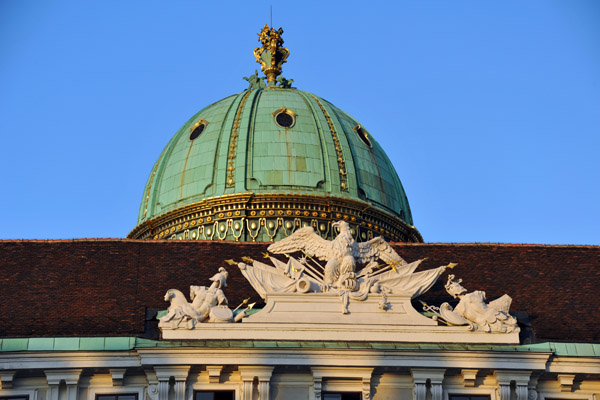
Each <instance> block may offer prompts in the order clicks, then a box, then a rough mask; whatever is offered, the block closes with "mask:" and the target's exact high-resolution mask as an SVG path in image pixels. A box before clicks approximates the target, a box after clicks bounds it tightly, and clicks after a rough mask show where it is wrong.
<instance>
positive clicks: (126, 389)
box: [87, 385, 146, 400]
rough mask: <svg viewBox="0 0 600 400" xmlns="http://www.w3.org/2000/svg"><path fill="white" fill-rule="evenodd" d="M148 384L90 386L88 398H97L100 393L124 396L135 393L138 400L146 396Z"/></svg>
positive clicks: (93, 399) (102, 394)
mask: <svg viewBox="0 0 600 400" xmlns="http://www.w3.org/2000/svg"><path fill="white" fill-rule="evenodd" d="M145 392H146V386H139V385H133V386H122V387H115V386H89V387H88V395H87V398H88V400H96V399H97V398H98V395H100V396H122V395H132V394H135V395H136V396H137V400H143V399H144V398H145V397H144V396H145V394H146V393H145Z"/></svg>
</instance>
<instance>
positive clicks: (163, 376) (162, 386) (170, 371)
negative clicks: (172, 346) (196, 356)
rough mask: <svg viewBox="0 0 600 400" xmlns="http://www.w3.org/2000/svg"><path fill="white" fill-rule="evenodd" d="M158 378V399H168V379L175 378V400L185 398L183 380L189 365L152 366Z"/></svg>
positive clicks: (185, 378) (188, 370)
mask: <svg viewBox="0 0 600 400" xmlns="http://www.w3.org/2000/svg"><path fill="white" fill-rule="evenodd" d="M154 372H155V373H156V378H157V380H158V400H168V399H169V380H170V379H171V377H173V379H175V387H174V390H175V400H185V381H186V380H187V376H188V373H189V372H190V366H189V365H173V366H160V367H154Z"/></svg>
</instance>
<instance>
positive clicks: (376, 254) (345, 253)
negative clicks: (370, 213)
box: [267, 221, 406, 285]
mask: <svg viewBox="0 0 600 400" xmlns="http://www.w3.org/2000/svg"><path fill="white" fill-rule="evenodd" d="M332 226H334V227H336V226H337V227H339V233H338V235H337V236H336V238H335V239H333V240H327V239H323V238H322V237H321V236H320V235H319V234H317V233H316V232H315V231H314V229H313V228H312V227H310V226H307V227H304V228H301V229H298V230H297V231H296V232H294V233H293V234H292V235H290V236H288V237H287V238H285V239H282V240H280V241H278V242H275V243H273V244H271V245H270V246H269V247H268V248H267V250H268V251H269V252H271V253H275V254H289V253H294V252H296V251H302V252H303V253H304V254H305V255H308V256H311V257H315V258H318V259H319V260H321V261H325V262H326V264H325V267H324V276H323V281H324V282H325V283H326V284H329V285H332V284H333V283H335V282H336V281H337V280H338V279H339V277H340V276H343V275H344V274H348V273H352V272H355V270H356V266H357V265H365V264H366V265H365V269H370V270H372V269H373V268H374V267H375V266H377V260H379V259H381V260H383V261H384V262H385V263H387V264H388V265H391V266H392V267H394V268H395V266H400V265H405V264H406V261H404V260H403V259H402V258H401V257H400V256H399V255H398V253H396V252H395V251H394V249H393V248H392V247H391V246H390V245H389V244H388V243H387V242H386V241H385V240H383V238H382V237H376V238H374V239H371V240H369V241H368V242H362V243H359V242H357V241H355V240H354V238H353V237H352V234H351V232H350V225H348V223H347V222H345V221H337V222H334V223H333V224H332Z"/></svg>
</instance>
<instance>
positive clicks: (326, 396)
mask: <svg viewBox="0 0 600 400" xmlns="http://www.w3.org/2000/svg"><path fill="white" fill-rule="evenodd" d="M361 399H362V395H361V393H355V392H341V393H334V392H325V393H323V400H361Z"/></svg>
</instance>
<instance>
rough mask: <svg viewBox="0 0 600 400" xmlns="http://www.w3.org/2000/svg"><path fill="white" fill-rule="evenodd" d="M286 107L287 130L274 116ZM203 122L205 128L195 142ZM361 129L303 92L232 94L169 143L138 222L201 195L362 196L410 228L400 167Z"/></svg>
mask: <svg viewBox="0 0 600 400" xmlns="http://www.w3.org/2000/svg"><path fill="white" fill-rule="evenodd" d="M256 86H259V85H256ZM282 108H283V109H286V110H290V111H291V112H292V113H293V114H294V115H295V121H294V124H293V125H292V126H291V127H289V128H285V127H282V126H280V125H278V124H277V122H276V120H275V114H274V113H276V112H277V110H280V109H282ZM203 121H206V123H207V124H206V126H205V128H204V130H203V131H202V133H201V134H200V135H199V136H198V137H197V138H195V139H194V140H190V133H191V130H192V129H193V128H194V127H195V126H197V125H198V123H202V122H203ZM357 126H359V123H358V121H356V120H355V119H354V118H352V117H351V116H349V115H348V114H346V113H345V112H344V111H342V110H340V109H339V108H337V107H335V106H334V105H332V104H331V103H329V102H327V101H326V100H324V99H322V98H319V97H318V96H315V95H313V94H311V93H308V92H304V91H301V90H296V89H283V88H280V87H275V88H266V89H262V88H258V89H253V90H252V89H251V90H246V91H244V92H242V93H240V94H237V95H234V96H230V97H227V98H225V99H223V100H221V101H218V102H216V103H214V104H212V105H210V106H208V107H206V108H204V109H203V110H201V111H200V112H198V113H197V114H196V115H194V116H193V117H192V118H191V119H190V120H189V121H188V122H186V123H185V124H184V125H183V127H182V128H181V129H180V130H179V131H178V132H177V133H176V134H175V135H174V136H173V138H172V139H171V141H170V142H169V143H168V144H167V146H166V147H165V149H164V150H163V152H162V154H161V155H160V157H159V159H158V161H157V163H156V165H155V166H154V168H153V169H152V171H151V175H150V178H149V179H148V182H147V184H146V188H145V190H144V195H143V199H142V203H141V207H140V211H139V216H138V221H137V223H138V225H140V224H142V223H144V222H145V221H149V220H152V219H153V218H156V217H157V216H160V215H164V214H165V213H168V212H171V211H173V210H176V209H178V208H181V207H184V206H186V205H190V204H194V203H196V202H198V201H201V200H203V199H207V198H213V197H217V196H222V195H230V194H235V193H248V192H251V193H300V194H309V195H315V196H336V197H340V198H347V199H353V200H360V201H362V202H365V203H367V205H369V206H371V207H374V208H376V209H380V210H382V211H384V212H386V213H388V214H390V215H392V216H394V217H396V218H399V219H401V220H402V221H404V222H405V223H406V224H407V225H412V224H413V222H412V216H411V212H410V207H409V204H408V200H407V198H406V195H405V192H404V189H403V187H402V184H401V183H400V179H399V178H398V175H397V174H396V171H395V169H394V167H393V166H392V164H391V162H390V160H389V159H388V157H387V156H386V154H385V153H384V151H383V150H382V148H381V147H380V146H379V144H378V143H377V141H376V140H375V139H374V138H373V137H372V136H371V135H369V133H368V131H367V130H366V129H365V128H364V127H361V128H362V132H363V133H366V135H367V136H368V140H367V141H365V140H364V138H361V135H359V134H358V133H357V131H356V128H357ZM332 131H333V132H334V133H335V134H332ZM369 142H370V143H369Z"/></svg>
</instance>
